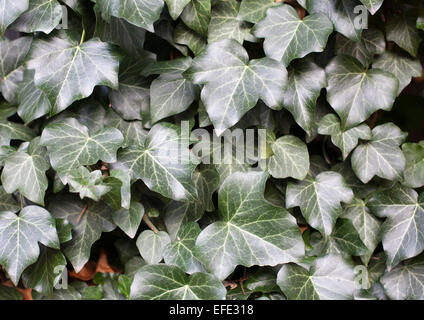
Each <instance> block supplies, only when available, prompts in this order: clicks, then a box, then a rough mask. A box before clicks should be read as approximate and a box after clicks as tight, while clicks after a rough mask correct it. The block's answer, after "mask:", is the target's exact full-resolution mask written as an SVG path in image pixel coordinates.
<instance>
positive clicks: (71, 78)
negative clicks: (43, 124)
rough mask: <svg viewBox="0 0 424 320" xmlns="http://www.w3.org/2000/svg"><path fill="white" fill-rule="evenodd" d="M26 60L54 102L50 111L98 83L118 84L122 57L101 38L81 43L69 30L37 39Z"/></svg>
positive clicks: (89, 91)
mask: <svg viewBox="0 0 424 320" xmlns="http://www.w3.org/2000/svg"><path fill="white" fill-rule="evenodd" d="M28 59H29V60H28V61H27V63H26V65H27V67H28V69H34V70H35V76H34V82H35V85H36V86H37V87H39V88H40V89H41V90H43V91H44V92H45V93H46V95H47V97H48V98H49V101H50V103H51V106H52V108H51V110H50V115H55V114H57V113H59V112H61V111H63V110H64V109H66V108H67V107H68V106H69V105H71V104H72V102H74V101H76V100H80V99H82V98H86V97H88V96H90V95H91V94H92V93H93V89H94V87H95V86H96V85H105V86H109V87H111V88H114V89H117V88H118V67H119V57H118V55H117V53H116V52H115V50H114V47H112V45H110V44H107V43H104V42H101V41H100V40H99V39H98V38H93V39H90V40H88V41H86V42H83V43H78V41H77V40H75V39H73V38H72V37H71V36H70V34H68V33H66V32H60V33H57V34H56V35H55V36H52V37H49V38H45V39H44V38H40V39H37V40H35V41H34V43H33V44H32V47H31V51H30V53H29V57H28Z"/></svg>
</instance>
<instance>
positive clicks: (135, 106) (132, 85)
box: [109, 53, 154, 122]
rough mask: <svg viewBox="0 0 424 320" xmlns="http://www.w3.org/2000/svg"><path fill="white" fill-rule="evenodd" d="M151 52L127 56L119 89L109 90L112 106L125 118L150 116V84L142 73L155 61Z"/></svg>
mask: <svg viewBox="0 0 424 320" xmlns="http://www.w3.org/2000/svg"><path fill="white" fill-rule="evenodd" d="M153 57H154V56H152V55H151V54H148V53H145V54H144V55H142V56H141V57H140V59H133V58H125V59H124V60H123V61H122V63H121V65H120V67H119V69H120V70H119V89H118V90H113V91H110V92H109V98H110V103H111V106H112V108H113V109H114V110H115V111H116V112H117V113H118V114H119V115H120V116H121V117H122V118H123V119H125V120H143V122H147V121H148V120H149V118H150V115H149V112H150V111H149V109H150V91H149V84H148V83H147V82H146V80H145V79H144V78H143V77H140V73H141V72H142V70H143V69H144V68H145V67H146V65H149V64H150V63H151V62H152V61H153Z"/></svg>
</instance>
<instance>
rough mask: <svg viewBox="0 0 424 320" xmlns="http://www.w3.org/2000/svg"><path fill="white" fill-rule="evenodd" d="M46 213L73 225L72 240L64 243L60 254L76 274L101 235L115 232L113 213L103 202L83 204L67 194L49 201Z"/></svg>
mask: <svg viewBox="0 0 424 320" xmlns="http://www.w3.org/2000/svg"><path fill="white" fill-rule="evenodd" d="M49 210H50V212H51V213H52V215H53V216H54V217H55V218H56V219H67V220H68V221H69V222H70V223H71V224H72V226H73V231H72V240H71V241H68V242H66V243H65V245H64V247H63V253H64V254H65V256H66V257H67V258H68V260H69V261H70V262H71V264H72V266H73V267H74V269H75V272H79V271H81V269H82V268H83V267H84V265H85V264H86V263H87V261H88V260H89V258H90V250H91V246H92V245H93V243H94V242H96V241H97V240H98V239H100V236H101V234H102V232H110V231H112V230H114V229H115V225H114V224H113V223H112V210H111V209H110V208H109V207H108V206H107V205H106V204H105V203H103V202H92V201H88V202H87V204H84V203H83V202H81V201H80V200H79V199H78V198H77V197H74V196H72V195H70V194H67V195H65V196H58V197H56V198H54V199H52V201H51V202H50V204H49Z"/></svg>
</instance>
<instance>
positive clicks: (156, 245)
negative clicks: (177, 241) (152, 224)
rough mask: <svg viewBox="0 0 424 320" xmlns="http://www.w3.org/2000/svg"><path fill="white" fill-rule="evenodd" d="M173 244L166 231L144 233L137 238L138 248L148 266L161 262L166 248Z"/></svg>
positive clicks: (146, 231) (147, 231)
mask: <svg viewBox="0 0 424 320" xmlns="http://www.w3.org/2000/svg"><path fill="white" fill-rule="evenodd" d="M169 243H171V239H170V238H169V235H168V234H167V233H166V232H164V231H159V232H157V233H155V232H153V231H152V230H145V231H143V232H142V233H141V234H140V235H139V236H138V238H137V248H138V250H139V251H140V255H141V257H142V258H143V259H144V260H145V261H146V262H147V263H148V264H156V263H159V262H161V260H162V258H163V253H164V251H165V248H166V246H167V245H168V244H169Z"/></svg>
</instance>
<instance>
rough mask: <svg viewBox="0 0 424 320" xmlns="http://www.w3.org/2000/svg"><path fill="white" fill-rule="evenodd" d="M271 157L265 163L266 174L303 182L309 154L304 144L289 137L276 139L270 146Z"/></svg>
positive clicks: (306, 172)
mask: <svg viewBox="0 0 424 320" xmlns="http://www.w3.org/2000/svg"><path fill="white" fill-rule="evenodd" d="M271 148H272V152H273V155H272V156H271V157H270V158H269V160H268V162H267V169H268V172H269V173H270V174H271V175H272V176H273V177H274V178H279V179H284V178H287V177H292V178H295V179H298V180H303V179H304V178H305V177H306V175H307V174H308V170H309V153H308V148H307V147H306V144H305V143H304V142H303V141H302V140H300V139H299V138H297V137H295V136H291V135H287V136H283V137H280V138H278V139H277V140H276V141H275V142H273V143H272V144H271Z"/></svg>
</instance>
